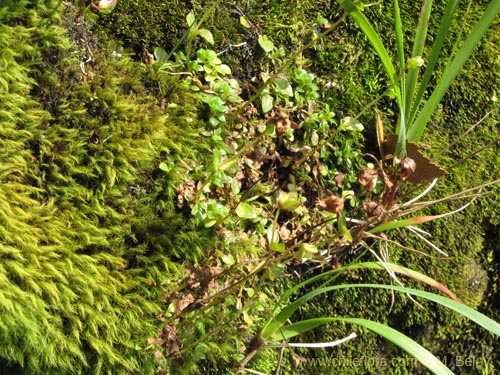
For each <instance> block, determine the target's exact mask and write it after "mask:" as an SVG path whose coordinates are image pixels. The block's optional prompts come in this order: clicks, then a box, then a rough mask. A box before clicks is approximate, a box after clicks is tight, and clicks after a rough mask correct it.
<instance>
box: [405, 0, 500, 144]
mask: <svg viewBox="0 0 500 375" xmlns="http://www.w3.org/2000/svg"><path fill="white" fill-rule="evenodd" d="M499 12H500V1H498V0H493V1H492V2H491V3H490V4H489V5H488V7H487V8H486V10H485V11H484V14H483V16H482V17H481V19H480V20H479V21H478V22H477V23H476V25H475V26H474V28H473V29H472V31H471V32H470V34H469V36H468V37H467V39H466V40H465V42H464V44H463V45H462V47H461V48H460V50H459V51H458V52H457V54H456V56H455V57H454V58H453V60H452V62H451V63H450V65H449V66H448V67H447V68H446V70H445V71H444V72H443V75H442V77H441V79H440V80H439V82H438V84H437V85H436V89H435V90H434V91H433V93H432V94H431V97H430V98H429V100H428V101H427V102H426V103H425V105H424V107H423V108H422V110H421V111H420V112H419V114H418V116H417V118H416V120H415V122H414V123H412V124H411V126H409V128H408V139H411V140H413V141H415V142H418V141H419V140H420V138H421V137H422V135H423V133H424V130H425V126H426V125H427V123H428V121H429V120H430V118H431V116H432V114H433V112H434V110H435V109H436V107H437V106H438V104H439V102H440V101H441V99H442V98H443V96H444V95H445V93H446V91H447V90H448V88H449V87H450V85H451V84H452V82H453V81H454V79H455V78H456V77H457V75H458V74H459V73H460V71H461V69H462V67H463V66H464V64H465V62H466V61H467V60H468V58H469V57H470V55H471V54H472V52H473V51H474V49H475V47H476V46H477V44H478V43H479V40H480V39H481V38H482V36H483V35H484V33H485V32H486V30H487V29H488V28H489V26H490V25H491V23H492V22H493V21H494V19H495V18H496V16H497V14H498V13H499Z"/></svg>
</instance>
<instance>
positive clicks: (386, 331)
mask: <svg viewBox="0 0 500 375" xmlns="http://www.w3.org/2000/svg"><path fill="white" fill-rule="evenodd" d="M332 322H345V323H350V324H355V325H358V326H361V327H365V328H367V329H369V330H370V331H373V332H375V333H376V334H378V335H380V336H382V337H384V338H385V339H387V340H389V341H390V342H392V343H393V344H395V345H397V346H399V347H400V348H401V349H403V350H404V351H406V352H407V353H408V354H410V355H411V356H413V357H414V358H415V359H417V360H418V361H419V362H420V363H421V364H422V365H424V366H425V367H427V368H428V369H429V370H430V371H432V372H433V373H434V374H440V375H449V374H453V372H452V371H451V370H450V369H448V368H447V367H446V366H445V365H444V364H443V363H442V362H441V361H440V360H439V359H438V358H436V357H435V356H434V355H433V354H432V353H431V352H429V351H428V350H427V349H425V348H424V347H423V346H421V345H420V344H418V343H417V342H415V341H414V340H412V339H411V338H409V337H408V336H406V335H404V334H402V333H401V332H399V331H397V330H395V329H394V328H391V327H389V326H387V325H385V324H381V323H377V322H374V321H371V320H367V319H359V318H341V317H324V318H316V319H309V320H303V321H301V322H297V323H293V324H290V325H287V326H285V327H283V328H282V329H281V330H280V334H279V335H277V336H276V340H277V341H282V340H286V339H289V338H292V337H294V336H297V335H299V334H301V333H304V332H307V331H310V330H311V329H313V328H316V327H319V326H322V325H325V324H328V323H332Z"/></svg>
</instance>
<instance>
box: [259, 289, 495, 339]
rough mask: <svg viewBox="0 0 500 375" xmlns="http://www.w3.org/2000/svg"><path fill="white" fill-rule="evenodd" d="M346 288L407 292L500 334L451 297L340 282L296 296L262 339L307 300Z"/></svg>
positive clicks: (485, 319) (489, 322)
mask: <svg viewBox="0 0 500 375" xmlns="http://www.w3.org/2000/svg"><path fill="white" fill-rule="evenodd" d="M348 288H376V289H388V290H395V291H399V292H403V293H408V294H411V295H414V296H417V297H422V298H425V299H428V300H430V301H432V302H435V303H439V304H441V305H443V306H444V307H447V308H449V309H451V310H453V311H456V312H458V313H460V314H462V315H463V316H465V317H467V318H469V319H470V320H472V321H474V322H475V323H477V324H479V325H480V326H481V327H483V328H485V329H487V330H488V331H490V332H492V333H494V334H496V335H498V336H500V324H498V323H497V322H495V321H494V320H492V319H490V318H488V317H487V316H485V315H483V314H481V313H480V312H479V311H476V310H474V309H472V308H470V307H468V306H466V305H464V304H463V303H460V302H457V301H454V300H452V299H451V298H447V297H443V296H440V295H437V294H433V293H429V292H425V291H422V290H417V289H412V288H406V287H401V286H395V285H385V284H341V285H334V286H329V287H322V288H318V289H314V290H312V291H311V292H309V293H307V294H305V295H304V296H302V297H300V298H298V299H297V300H295V301H293V302H292V303H290V304H289V305H287V306H285V307H284V308H283V309H282V310H281V311H280V312H279V313H278V314H277V315H276V317H274V318H272V319H270V320H269V321H268V322H267V324H266V325H265V326H264V327H263V329H262V331H261V337H262V338H263V339H264V340H268V339H270V338H271V337H273V336H275V335H276V334H277V332H278V331H280V330H282V329H283V327H284V324H285V323H286V321H287V320H288V319H289V318H290V317H291V315H292V314H293V313H294V312H295V311H297V309H298V308H299V307H300V306H302V305H303V304H305V303H306V302H307V301H309V300H311V299H312V298H314V297H316V296H318V295H320V294H324V293H328V292H331V291H333V290H337V289H348Z"/></svg>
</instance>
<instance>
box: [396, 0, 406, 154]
mask: <svg viewBox="0 0 500 375" xmlns="http://www.w3.org/2000/svg"><path fill="white" fill-rule="evenodd" d="M394 29H395V31H396V50H397V52H398V60H399V80H400V82H399V87H400V90H401V93H400V95H401V100H399V101H398V106H399V118H398V124H397V127H396V133H397V134H398V142H397V144H396V149H395V151H394V155H397V156H398V157H399V158H401V159H403V158H404V156H405V151H406V122H405V119H406V107H405V96H406V94H405V90H406V89H405V87H406V84H405V77H406V76H405V51H404V40H403V24H402V22H401V11H400V9H399V2H398V0H394Z"/></svg>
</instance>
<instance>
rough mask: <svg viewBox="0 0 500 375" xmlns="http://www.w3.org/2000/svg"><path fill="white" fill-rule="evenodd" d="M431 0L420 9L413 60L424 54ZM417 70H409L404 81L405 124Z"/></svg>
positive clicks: (410, 105)
mask: <svg viewBox="0 0 500 375" xmlns="http://www.w3.org/2000/svg"><path fill="white" fill-rule="evenodd" d="M431 9H432V0H424V1H422V8H421V10H420V16H419V18H418V25H417V30H416V33H415V40H414V41H413V49H412V52H411V57H412V58H415V57H418V56H422V55H423V53H424V46H425V40H426V38H427V29H428V25H429V18H430V15H431ZM418 73H419V68H418V67H415V68H409V69H408V77H407V79H406V89H405V93H406V96H405V100H406V101H405V108H406V123H408V122H409V114H410V112H411V108H412V102H413V97H414V96H415V95H414V91H415V87H416V86H417V79H418Z"/></svg>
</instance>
